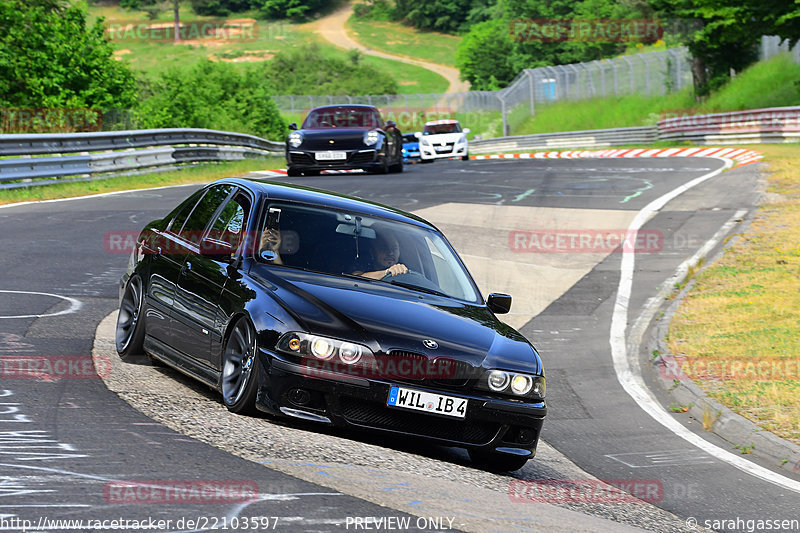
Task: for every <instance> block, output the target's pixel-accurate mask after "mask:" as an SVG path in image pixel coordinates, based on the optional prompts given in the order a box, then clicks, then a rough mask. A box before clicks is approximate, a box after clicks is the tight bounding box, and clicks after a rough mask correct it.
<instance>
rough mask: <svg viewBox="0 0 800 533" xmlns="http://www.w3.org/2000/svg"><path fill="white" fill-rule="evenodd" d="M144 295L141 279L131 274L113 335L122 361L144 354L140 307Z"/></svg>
mask: <svg viewBox="0 0 800 533" xmlns="http://www.w3.org/2000/svg"><path fill="white" fill-rule="evenodd" d="M143 307H144V295H143V293H142V280H141V278H139V276H132V277H131V279H129V280H128V284H127V285H126V286H125V292H124V293H123V294H122V301H121V302H120V304H119V314H118V315H117V330H116V334H115V337H114V340H115V343H116V345H117V353H118V354H119V358H120V359H122V360H123V361H125V360H127V359H131V358H133V357H136V356H140V355H144V333H145V331H144V323H143V321H142V319H143V315H142V308H143Z"/></svg>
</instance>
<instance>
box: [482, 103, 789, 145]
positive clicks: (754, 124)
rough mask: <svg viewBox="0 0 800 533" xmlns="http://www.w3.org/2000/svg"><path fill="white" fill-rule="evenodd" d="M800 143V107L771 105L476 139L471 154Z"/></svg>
mask: <svg viewBox="0 0 800 533" xmlns="http://www.w3.org/2000/svg"><path fill="white" fill-rule="evenodd" d="M798 140H800V107H773V108H768V109H752V110H748V111H734V112H730V113H714V114H709V115H689V114H685V115H680V116H676V117H671V118H666V119H664V120H660V121H659V122H658V125H657V126H650V127H641V128H614V129H606V130H586V131H569V132H558V133H540V134H536V135H516V136H512V137H499V138H496V139H487V140H480V141H472V142H470V145H469V150H470V153H473V154H488V153H498V152H513V151H517V150H556V149H559V148H609V147H612V146H626V145H635V144H652V143H653V142H656V141H670V142H686V143H692V144H751V143H782V142H794V141H798Z"/></svg>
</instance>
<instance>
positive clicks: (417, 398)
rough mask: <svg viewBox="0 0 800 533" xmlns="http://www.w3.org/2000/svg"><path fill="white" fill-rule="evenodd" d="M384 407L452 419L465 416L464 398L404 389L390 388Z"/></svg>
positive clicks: (465, 401) (465, 402)
mask: <svg viewBox="0 0 800 533" xmlns="http://www.w3.org/2000/svg"><path fill="white" fill-rule="evenodd" d="M386 405H389V406H390V407H401V408H403V409H412V410H414V411H425V412H426V413H431V414H437V415H446V416H452V417H453V418H465V417H466V416H467V400H466V398H456V397H454V396H445V395H444V394H434V393H432V392H424V391H419V390H414V389H406V388H404V387H392V388H391V389H390V390H389V399H388V400H387V401H386Z"/></svg>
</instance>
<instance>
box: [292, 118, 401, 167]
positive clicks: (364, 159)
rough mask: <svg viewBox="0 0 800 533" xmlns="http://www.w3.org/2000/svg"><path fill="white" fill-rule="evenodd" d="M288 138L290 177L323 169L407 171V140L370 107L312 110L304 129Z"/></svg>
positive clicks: (392, 123)
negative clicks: (404, 155)
mask: <svg viewBox="0 0 800 533" xmlns="http://www.w3.org/2000/svg"><path fill="white" fill-rule="evenodd" d="M289 129H290V130H293V131H292V132H291V133H290V134H289V137H288V138H287V139H286V170H287V173H288V174H289V175H290V176H299V175H301V174H304V175H306V176H309V175H312V176H313V175H318V174H319V173H320V172H322V171H323V170H353V169H355V170H358V169H361V170H365V171H367V172H373V173H377V174H386V173H387V172H402V171H403V137H402V135H401V133H400V130H399V129H398V128H397V126H396V125H395V123H394V122H392V121H388V122H384V121H383V119H382V118H381V114H380V112H379V111H378V110H377V109H376V108H374V107H372V106H369V105H331V106H323V107H317V108H314V109H312V110H311V111H310V112H309V113H308V116H307V117H306V119H305V120H304V121H303V124H302V126H301V127H300V129H297V125H296V124H290V125H289Z"/></svg>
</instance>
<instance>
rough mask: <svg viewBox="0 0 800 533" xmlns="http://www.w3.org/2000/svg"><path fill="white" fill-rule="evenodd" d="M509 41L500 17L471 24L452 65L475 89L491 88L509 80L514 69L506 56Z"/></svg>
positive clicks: (511, 47) (510, 43) (509, 51)
mask: <svg viewBox="0 0 800 533" xmlns="http://www.w3.org/2000/svg"><path fill="white" fill-rule="evenodd" d="M512 50H513V43H512V42H511V38H510V37H509V34H508V24H507V23H506V22H505V21H503V20H489V21H486V22H481V23H478V24H476V25H475V26H473V27H472V29H471V30H470V32H469V33H468V34H467V35H466V36H465V37H464V39H463V40H462V41H461V43H460V44H459V46H458V52H457V53H456V66H457V67H458V69H459V70H460V71H461V79H462V80H465V81H468V82H469V83H470V84H471V85H472V89H473V90H476V91H484V90H495V89H498V88H500V87H499V85H500V80H502V82H503V85H505V83H507V82H508V81H509V80H511V79H512V78H513V77H514V75H515V72H514V71H513V69H512V66H511V63H510V61H509V57H510V55H511V52H512Z"/></svg>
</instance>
